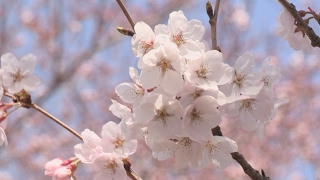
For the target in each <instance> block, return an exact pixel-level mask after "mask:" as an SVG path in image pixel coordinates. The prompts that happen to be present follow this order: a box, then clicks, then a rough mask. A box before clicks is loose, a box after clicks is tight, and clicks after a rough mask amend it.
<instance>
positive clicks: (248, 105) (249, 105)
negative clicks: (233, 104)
mask: <svg viewBox="0 0 320 180" xmlns="http://www.w3.org/2000/svg"><path fill="white" fill-rule="evenodd" d="M255 104H256V102H255V101H254V100H253V99H246V100H243V102H242V106H241V107H240V108H245V109H247V110H249V111H253V110H254V108H255Z"/></svg>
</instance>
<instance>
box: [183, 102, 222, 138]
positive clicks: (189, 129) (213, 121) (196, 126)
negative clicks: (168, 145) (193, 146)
mask: <svg viewBox="0 0 320 180" xmlns="http://www.w3.org/2000/svg"><path fill="white" fill-rule="evenodd" d="M217 107H218V102H217V101H216V100H215V99H214V98H213V97H211V96H201V97H199V98H197V99H196V100H195V101H194V102H193V103H192V105H190V106H189V107H187V108H186V110H185V114H184V117H183V126H182V133H183V134H185V135H187V136H188V137H190V138H191V139H192V140H195V141H197V140H206V139H209V138H210V137H211V136H212V132H211V129H212V128H214V127H216V126H218V125H219V124H220V123H221V121H222V118H221V114H220V112H219V111H218V109H217Z"/></svg>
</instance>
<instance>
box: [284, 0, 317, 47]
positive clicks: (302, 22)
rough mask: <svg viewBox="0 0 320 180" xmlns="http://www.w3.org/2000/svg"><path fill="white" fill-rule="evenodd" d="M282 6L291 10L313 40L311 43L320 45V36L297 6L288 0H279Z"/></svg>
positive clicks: (298, 23) (314, 45)
mask: <svg viewBox="0 0 320 180" xmlns="http://www.w3.org/2000/svg"><path fill="white" fill-rule="evenodd" d="M278 1H279V2H280V3H281V4H282V6H283V7H284V8H285V9H287V10H288V11H289V13H290V14H291V15H292V17H293V18H294V19H295V20H296V22H297V26H299V27H301V28H302V29H303V31H304V32H305V33H306V35H307V36H308V37H309V39H310V40H311V45H312V46H313V47H320V38H319V36H317V35H316V33H315V32H314V31H313V29H312V28H311V27H309V25H308V24H307V23H306V22H305V21H304V20H303V19H302V17H301V16H300V15H299V14H298V12H297V10H296V8H295V6H294V5H293V4H291V3H289V2H288V1H287V0H278Z"/></svg>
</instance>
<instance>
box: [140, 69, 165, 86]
mask: <svg viewBox="0 0 320 180" xmlns="http://www.w3.org/2000/svg"><path fill="white" fill-rule="evenodd" d="M160 76H161V69H160V68H159V67H157V66H156V67H145V68H143V69H142V70H141V75H140V80H141V84H142V87H143V88H144V89H150V88H154V87H156V86H158V85H159V84H160V82H159V78H160Z"/></svg>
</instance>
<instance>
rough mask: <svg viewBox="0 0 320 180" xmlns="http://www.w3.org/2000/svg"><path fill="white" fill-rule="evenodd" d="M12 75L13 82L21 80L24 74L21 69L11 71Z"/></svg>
mask: <svg viewBox="0 0 320 180" xmlns="http://www.w3.org/2000/svg"><path fill="white" fill-rule="evenodd" d="M10 76H11V77H12V78H13V82H20V81H21V79H22V78H23V75H22V74H21V73H20V69H19V70H18V71H16V73H11V74H10Z"/></svg>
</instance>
